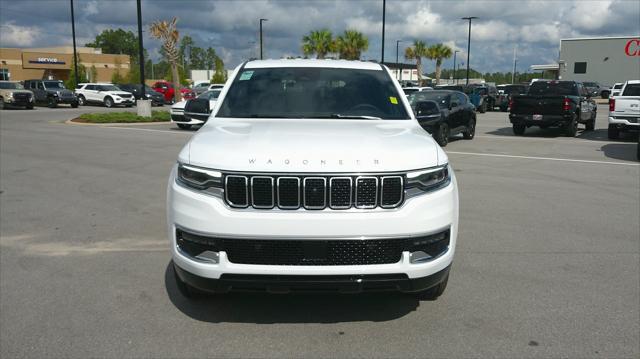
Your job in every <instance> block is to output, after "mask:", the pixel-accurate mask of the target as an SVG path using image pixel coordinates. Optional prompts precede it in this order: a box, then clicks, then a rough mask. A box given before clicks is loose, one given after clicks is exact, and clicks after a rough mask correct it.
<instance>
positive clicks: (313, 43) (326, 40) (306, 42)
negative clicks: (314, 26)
mask: <svg viewBox="0 0 640 359" xmlns="http://www.w3.org/2000/svg"><path fill="white" fill-rule="evenodd" d="M334 49H335V43H334V41H333V34H332V33H331V31H329V30H328V29H321V30H315V31H311V32H310V33H309V35H305V36H303V37H302V52H303V53H304V54H305V55H306V56H309V55H313V54H316V58H318V59H324V57H325V55H326V54H327V53H329V52H333V51H334Z"/></svg>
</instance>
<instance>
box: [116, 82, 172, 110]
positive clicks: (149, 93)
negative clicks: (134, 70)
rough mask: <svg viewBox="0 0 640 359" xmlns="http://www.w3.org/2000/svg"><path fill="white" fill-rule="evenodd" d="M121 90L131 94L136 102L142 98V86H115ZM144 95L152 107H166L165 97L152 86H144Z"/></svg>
mask: <svg viewBox="0 0 640 359" xmlns="http://www.w3.org/2000/svg"><path fill="white" fill-rule="evenodd" d="M115 85H116V86H118V88H119V89H121V90H122V91H126V92H131V93H132V94H133V97H134V98H135V100H136V102H137V101H138V100H139V99H141V98H142V85H141V84H115ZM144 95H145V97H146V98H147V100H151V105H152V106H162V105H164V96H162V94H161V93H159V92H157V91H156V90H154V89H152V88H151V87H150V86H147V85H145V86H144Z"/></svg>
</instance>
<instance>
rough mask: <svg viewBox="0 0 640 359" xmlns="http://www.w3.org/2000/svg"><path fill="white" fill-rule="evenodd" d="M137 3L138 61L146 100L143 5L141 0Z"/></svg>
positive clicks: (142, 91) (143, 95)
mask: <svg viewBox="0 0 640 359" xmlns="http://www.w3.org/2000/svg"><path fill="white" fill-rule="evenodd" d="M136 5H137V7H138V61H139V62H140V85H141V95H142V99H143V100H144V99H145V98H147V97H146V96H145V93H144V92H145V86H144V47H142V6H141V5H140V0H137V2H136ZM152 66H153V65H152Z"/></svg>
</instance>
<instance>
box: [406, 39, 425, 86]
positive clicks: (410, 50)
mask: <svg viewBox="0 0 640 359" xmlns="http://www.w3.org/2000/svg"><path fill="white" fill-rule="evenodd" d="M426 56H427V44H426V43H425V42H424V41H421V40H415V41H413V46H410V47H407V48H406V49H405V51H404V57H405V58H406V59H407V60H416V68H417V70H418V82H420V84H422V58H423V57H426Z"/></svg>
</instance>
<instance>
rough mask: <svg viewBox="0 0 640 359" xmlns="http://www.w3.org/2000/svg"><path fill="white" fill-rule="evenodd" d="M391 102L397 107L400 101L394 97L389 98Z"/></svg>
mask: <svg viewBox="0 0 640 359" xmlns="http://www.w3.org/2000/svg"><path fill="white" fill-rule="evenodd" d="M389 101H391V103H392V104H394V105H397V104H398V99H397V98H395V97H393V96H390V97H389Z"/></svg>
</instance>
